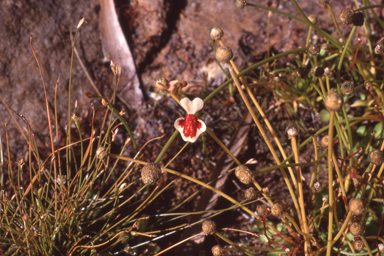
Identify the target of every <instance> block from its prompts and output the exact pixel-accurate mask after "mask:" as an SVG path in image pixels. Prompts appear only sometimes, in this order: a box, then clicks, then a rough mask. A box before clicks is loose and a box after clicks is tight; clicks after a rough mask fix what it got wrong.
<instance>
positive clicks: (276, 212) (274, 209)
mask: <svg viewBox="0 0 384 256" xmlns="http://www.w3.org/2000/svg"><path fill="white" fill-rule="evenodd" d="M282 213H283V207H282V206H281V205H280V204H279V203H277V204H274V205H273V206H272V208H271V214H272V215H273V216H275V217H280V216H281V214H282Z"/></svg>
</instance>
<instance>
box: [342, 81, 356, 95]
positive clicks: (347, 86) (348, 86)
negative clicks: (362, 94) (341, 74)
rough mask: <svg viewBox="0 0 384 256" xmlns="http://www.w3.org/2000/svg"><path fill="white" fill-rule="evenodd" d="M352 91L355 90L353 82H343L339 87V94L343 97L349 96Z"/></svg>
mask: <svg viewBox="0 0 384 256" xmlns="http://www.w3.org/2000/svg"><path fill="white" fill-rule="evenodd" d="M354 89H355V86H354V84H353V82H344V83H343V84H342V85H341V87H340V91H341V93H342V94H344V95H345V96H349V95H351V94H352V93H353V90H354Z"/></svg>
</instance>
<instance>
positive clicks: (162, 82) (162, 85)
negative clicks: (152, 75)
mask: <svg viewBox="0 0 384 256" xmlns="http://www.w3.org/2000/svg"><path fill="white" fill-rule="evenodd" d="M155 86H156V89H157V90H158V91H159V92H163V91H165V90H167V89H168V80H167V79H165V78H160V79H158V80H157V81H156V84H155Z"/></svg>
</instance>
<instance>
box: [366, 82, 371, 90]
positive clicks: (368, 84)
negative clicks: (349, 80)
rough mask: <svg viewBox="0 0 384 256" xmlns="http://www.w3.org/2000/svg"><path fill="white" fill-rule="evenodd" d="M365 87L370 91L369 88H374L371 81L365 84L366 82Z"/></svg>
mask: <svg viewBox="0 0 384 256" xmlns="http://www.w3.org/2000/svg"><path fill="white" fill-rule="evenodd" d="M364 85H365V89H366V90H369V88H371V87H372V83H371V82H369V81H365V82H364Z"/></svg>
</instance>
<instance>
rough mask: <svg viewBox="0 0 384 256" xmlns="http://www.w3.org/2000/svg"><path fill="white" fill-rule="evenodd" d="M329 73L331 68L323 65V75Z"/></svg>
mask: <svg viewBox="0 0 384 256" xmlns="http://www.w3.org/2000/svg"><path fill="white" fill-rule="evenodd" d="M329 74H331V69H330V68H329V67H325V68H324V75H325V76H329Z"/></svg>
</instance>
